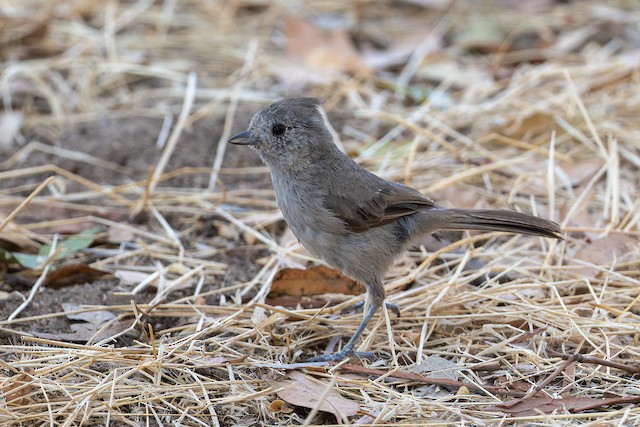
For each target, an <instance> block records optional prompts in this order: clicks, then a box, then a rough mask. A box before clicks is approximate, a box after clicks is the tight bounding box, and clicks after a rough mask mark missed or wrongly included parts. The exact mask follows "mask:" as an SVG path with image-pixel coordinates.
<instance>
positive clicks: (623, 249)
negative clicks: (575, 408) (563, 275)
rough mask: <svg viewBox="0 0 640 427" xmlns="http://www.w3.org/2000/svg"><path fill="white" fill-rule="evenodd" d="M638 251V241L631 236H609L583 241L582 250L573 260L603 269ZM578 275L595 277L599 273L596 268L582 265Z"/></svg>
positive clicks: (618, 234) (639, 248)
mask: <svg viewBox="0 0 640 427" xmlns="http://www.w3.org/2000/svg"><path fill="white" fill-rule="evenodd" d="M639 250H640V239H638V237H635V236H633V235H631V234H620V233H616V234H609V235H607V236H604V237H602V238H600V239H596V240H591V241H584V242H583V246H582V248H580V249H578V251H577V252H576V254H575V255H574V258H576V259H579V260H581V261H585V262H588V263H591V264H595V265H598V266H601V267H604V268H607V267H609V266H611V263H612V262H613V261H614V260H616V259H620V258H621V257H623V256H624V255H626V254H628V253H630V252H632V251H639ZM579 265H580V266H581V270H580V274H581V275H584V276H589V277H595V276H597V275H598V274H599V273H600V270H599V269H597V268H590V267H585V266H584V265H582V264H579Z"/></svg>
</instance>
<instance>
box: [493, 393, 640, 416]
mask: <svg viewBox="0 0 640 427" xmlns="http://www.w3.org/2000/svg"><path fill="white" fill-rule="evenodd" d="M638 402H640V396H633V397H612V398H605V399H602V398H596V397H567V398H564V399H552V398H551V397H548V396H546V395H540V396H533V397H528V398H524V399H515V400H510V401H506V402H503V403H500V404H497V405H491V406H488V407H486V408H485V409H486V410H487V411H500V412H504V413H507V414H513V415H517V416H518V417H527V416H533V415H539V414H551V413H554V412H555V413H567V412H581V411H586V410H588V409H596V408H601V407H603V406H612V405H621V404H625V403H638Z"/></svg>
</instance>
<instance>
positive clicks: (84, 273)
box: [44, 264, 111, 289]
mask: <svg viewBox="0 0 640 427" xmlns="http://www.w3.org/2000/svg"><path fill="white" fill-rule="evenodd" d="M109 274H111V273H109V272H108V271H104V270H98V269H95V268H92V267H89V266H88V265H85V264H67V265H62V266H60V267H58V268H56V269H55V270H53V271H52V272H51V273H49V275H48V276H47V278H46V279H45V281H44V286H48V287H50V288H54V289H60V288H62V287H64V286H70V285H75V284H78V283H90V282H93V281H96V280H98V279H100V278H103V277H104V276H107V275H109Z"/></svg>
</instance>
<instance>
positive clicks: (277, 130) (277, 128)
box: [271, 123, 287, 135]
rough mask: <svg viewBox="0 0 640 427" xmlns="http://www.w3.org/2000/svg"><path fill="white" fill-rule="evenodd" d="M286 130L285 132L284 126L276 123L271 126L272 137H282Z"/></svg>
mask: <svg viewBox="0 0 640 427" xmlns="http://www.w3.org/2000/svg"><path fill="white" fill-rule="evenodd" d="M286 130H287V127H286V126H285V125H281V124H280V123H277V124H275V125H273V127H272V128H271V133H272V134H274V135H282V134H283V133H284V131H286Z"/></svg>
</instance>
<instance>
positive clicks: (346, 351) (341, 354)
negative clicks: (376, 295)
mask: <svg viewBox="0 0 640 427" xmlns="http://www.w3.org/2000/svg"><path fill="white" fill-rule="evenodd" d="M380 305H381V302H380V301H376V300H374V299H372V301H371V304H369V310H367V313H366V314H365V315H364V317H363V318H362V322H360V324H359V325H358V328H357V329H356V331H355V332H354V333H353V335H351V338H350V339H349V341H348V342H347V343H346V344H345V346H344V347H342V350H340V351H338V352H336V353H330V354H323V355H320V356H316V357H312V358H311V359H309V360H308V361H309V362H339V361H341V360H342V359H344V358H345V357H347V356H349V355H351V354H352V353H353V349H354V347H355V346H356V342H357V341H358V338H360V335H362V333H363V332H364V329H365V328H366V327H367V325H368V324H369V322H370V321H371V319H372V318H373V316H374V315H375V314H376V311H378V308H380ZM364 356H365V357H366V356H367V355H366V354H365V355H364Z"/></svg>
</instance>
